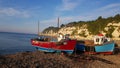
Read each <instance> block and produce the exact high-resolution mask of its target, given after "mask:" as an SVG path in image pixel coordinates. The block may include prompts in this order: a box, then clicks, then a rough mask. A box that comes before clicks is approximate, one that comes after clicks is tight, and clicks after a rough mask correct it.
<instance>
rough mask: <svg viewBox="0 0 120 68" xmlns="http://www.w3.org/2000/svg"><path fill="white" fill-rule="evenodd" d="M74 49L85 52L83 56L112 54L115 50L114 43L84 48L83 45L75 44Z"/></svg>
mask: <svg viewBox="0 0 120 68" xmlns="http://www.w3.org/2000/svg"><path fill="white" fill-rule="evenodd" d="M76 49H77V50H79V51H83V52H85V54H113V53H114V49H115V43H114V42H108V43H105V44H101V45H95V46H86V45H84V44H77V45H76Z"/></svg>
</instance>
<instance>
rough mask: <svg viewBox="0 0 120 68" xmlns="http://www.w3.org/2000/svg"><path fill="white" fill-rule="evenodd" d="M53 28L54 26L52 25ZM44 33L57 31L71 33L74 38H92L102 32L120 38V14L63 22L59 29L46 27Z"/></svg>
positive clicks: (55, 32)
mask: <svg viewBox="0 0 120 68" xmlns="http://www.w3.org/2000/svg"><path fill="white" fill-rule="evenodd" d="M52 28H53V27H52ZM43 33H44V34H52V35H56V34H57V33H63V34H70V36H71V37H72V38H77V39H92V38H93V36H94V35H96V34H99V33H102V34H104V35H105V36H107V37H110V38H113V39H114V38H115V39H120V15H119V14H117V15H115V16H114V17H108V18H102V17H101V16H100V17H98V19H96V20H94V21H78V22H70V23H68V24H66V25H64V24H62V25H61V27H60V28H59V29H58V28H57V27H54V28H53V29H50V27H49V28H46V29H45V30H44V31H43Z"/></svg>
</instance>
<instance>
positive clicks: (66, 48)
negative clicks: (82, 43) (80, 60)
mask: <svg viewBox="0 0 120 68" xmlns="http://www.w3.org/2000/svg"><path fill="white" fill-rule="evenodd" d="M31 43H32V45H33V46H35V47H36V49H37V50H40V51H44V52H57V53H58V52H59V53H61V52H63V53H67V54H72V53H73V51H74V49H75V46H76V40H74V39H66V38H65V39H64V38H61V40H59V37H58V40H57V38H55V37H52V38H51V37H45V36H40V37H38V38H34V39H31Z"/></svg>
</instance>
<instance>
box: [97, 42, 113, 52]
mask: <svg viewBox="0 0 120 68" xmlns="http://www.w3.org/2000/svg"><path fill="white" fill-rule="evenodd" d="M114 48H115V44H114V42H111V43H106V44H102V45H98V46H95V51H96V52H113V51H114Z"/></svg>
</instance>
